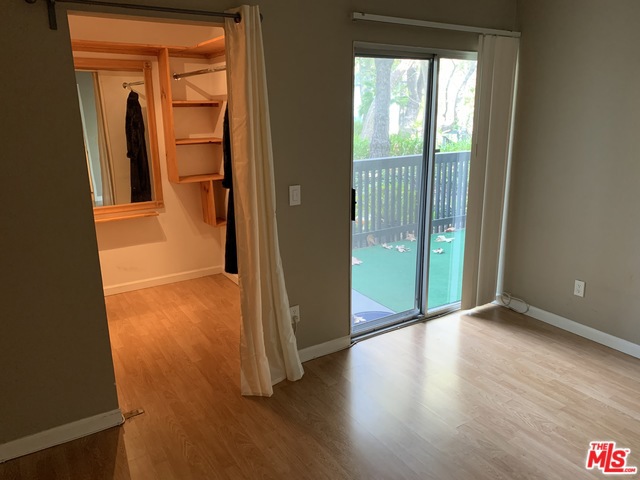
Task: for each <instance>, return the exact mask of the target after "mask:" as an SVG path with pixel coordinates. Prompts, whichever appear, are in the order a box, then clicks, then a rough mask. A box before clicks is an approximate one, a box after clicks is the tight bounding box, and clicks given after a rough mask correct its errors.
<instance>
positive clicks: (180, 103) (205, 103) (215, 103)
mask: <svg viewBox="0 0 640 480" xmlns="http://www.w3.org/2000/svg"><path fill="white" fill-rule="evenodd" d="M221 104H222V102H221V101H220V100H174V101H173V102H172V105H173V106H174V107H219V106H220V105H221Z"/></svg>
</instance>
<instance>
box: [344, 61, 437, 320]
mask: <svg viewBox="0 0 640 480" xmlns="http://www.w3.org/2000/svg"><path fill="white" fill-rule="evenodd" d="M354 74H355V76H354V78H355V82H354V104H353V129H354V132H353V133H354V136H353V188H354V200H355V207H354V212H353V224H352V225H353V228H352V257H351V265H352V267H351V268H352V289H351V296H352V309H351V310H352V315H351V319H352V331H353V332H354V333H361V332H366V331H370V330H373V329H376V328H381V327H384V326H388V325H391V324H393V323H397V322H401V321H403V320H406V319H409V318H412V317H414V316H415V315H417V314H418V313H419V312H420V310H421V297H422V294H421V289H422V281H421V278H422V276H423V256H424V254H423V250H424V243H425V242H424V235H422V232H423V231H424V222H425V191H426V190H425V189H426V185H427V182H426V176H425V175H426V169H425V168H424V165H425V145H426V144H427V132H428V131H429V123H430V122H429V120H428V119H429V118H430V111H431V98H430V95H429V94H430V92H431V90H432V89H431V82H432V78H433V58H431V56H428V57H426V58H401V57H394V56H381V55H371V56H365V55H363V56H356V57H355V64H354Z"/></svg>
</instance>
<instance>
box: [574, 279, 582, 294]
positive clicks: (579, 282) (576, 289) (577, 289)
mask: <svg viewBox="0 0 640 480" xmlns="http://www.w3.org/2000/svg"><path fill="white" fill-rule="evenodd" d="M573 294H574V295H575V296H576V297H584V282H583V281H582V280H576V283H575V285H574V287H573Z"/></svg>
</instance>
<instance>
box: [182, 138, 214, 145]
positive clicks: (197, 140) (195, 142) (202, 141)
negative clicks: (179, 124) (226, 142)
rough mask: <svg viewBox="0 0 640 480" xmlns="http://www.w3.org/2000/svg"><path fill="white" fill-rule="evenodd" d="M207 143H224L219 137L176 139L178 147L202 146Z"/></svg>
mask: <svg viewBox="0 0 640 480" xmlns="http://www.w3.org/2000/svg"><path fill="white" fill-rule="evenodd" d="M205 143H222V139H221V138H218V137H203V138H176V145H201V144H205Z"/></svg>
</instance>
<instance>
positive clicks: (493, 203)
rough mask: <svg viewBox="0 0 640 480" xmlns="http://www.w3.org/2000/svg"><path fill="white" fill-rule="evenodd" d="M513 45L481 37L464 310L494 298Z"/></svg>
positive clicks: (508, 140)
mask: <svg viewBox="0 0 640 480" xmlns="http://www.w3.org/2000/svg"><path fill="white" fill-rule="evenodd" d="M518 44H519V41H518V39H517V38H511V37H499V36H494V35H481V36H480V42H479V48H478V89H477V91H476V103H475V105H476V113H475V119H474V133H473V150H472V155H471V171H470V174H469V198H468V209H467V233H466V241H465V252H464V273H463V280H462V308H463V309H469V308H474V307H476V306H478V305H484V304H485V303H489V302H492V301H494V300H495V298H496V288H497V282H498V276H499V267H498V262H499V257H500V241H501V232H502V223H503V215H504V204H505V192H506V182H507V167H508V161H509V156H510V147H511V123H512V114H513V101H514V90H515V81H516V64H517V58H518Z"/></svg>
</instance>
